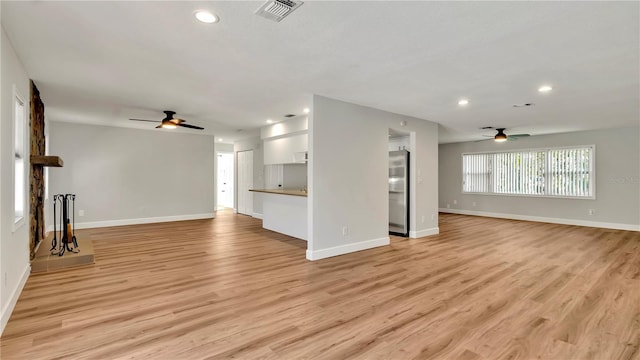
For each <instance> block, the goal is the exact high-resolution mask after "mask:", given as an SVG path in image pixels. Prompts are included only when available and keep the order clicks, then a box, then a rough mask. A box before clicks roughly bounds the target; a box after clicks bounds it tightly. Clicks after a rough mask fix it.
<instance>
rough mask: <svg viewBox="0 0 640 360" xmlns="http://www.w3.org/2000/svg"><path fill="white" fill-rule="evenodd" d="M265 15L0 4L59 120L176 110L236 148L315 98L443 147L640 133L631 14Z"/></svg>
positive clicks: (475, 10)
mask: <svg viewBox="0 0 640 360" xmlns="http://www.w3.org/2000/svg"><path fill="white" fill-rule="evenodd" d="M262 3H263V2H261V1H258V2H249V1H244V2H241V1H228V2H216V1H212V2H187V1H171V2H127V1H123V2H115V1H114V2H72V1H70V2H45V1H37V2H7V1H2V2H1V6H2V11H1V14H2V26H3V27H4V28H5V30H6V33H7V35H8V37H9V39H10V40H11V42H12V44H13V46H14V48H15V49H16V52H17V53H18V56H19V57H20V59H21V60H22V62H23V64H24V66H25V68H26V70H27V72H28V74H29V76H30V77H31V78H32V79H34V80H35V81H36V83H37V85H38V87H39V88H40V91H41V93H42V97H43V99H44V101H45V104H46V112H47V117H48V118H49V119H50V120H54V121H78V122H87V123H97V124H105V123H109V124H114V125H120V126H132V127H140V128H149V127H152V126H153V124H149V123H136V122H132V121H128V120H127V119H128V118H148V119H161V118H162V117H163V114H162V110H175V111H176V112H177V113H178V116H179V117H181V118H185V119H187V120H188V121H189V122H190V123H193V124H197V125H202V126H204V127H206V128H207V129H206V132H207V133H210V134H215V135H216V136H220V137H223V138H225V140H226V141H230V140H234V139H239V138H242V137H246V136H247V135H249V134H256V133H257V132H256V130H255V129H257V128H259V127H260V126H264V125H265V120H266V119H267V118H272V119H274V120H281V119H283V117H282V116H283V115H284V114H288V113H293V114H300V113H301V112H302V109H303V108H304V107H307V106H309V105H310V104H309V102H310V99H311V94H314V93H315V94H320V95H324V96H328V97H332V98H337V99H341V100H345V101H350V102H353V103H357V104H361V105H367V106H371V107H375V108H379V109H383V110H388V111H392V112H396V113H401V114H406V115H411V116H415V117H418V118H422V119H427V120H431V121H435V122H438V123H440V124H441V127H440V129H441V136H440V142H452V141H464V140H476V139H481V138H482V134H487V131H481V130H479V129H478V128H479V127H482V126H495V127H506V128H507V129H508V130H507V133H509V132H510V131H511V132H512V133H530V134H532V135H536V134H546V133H555V132H566V131H575V130H587V129H597V128H606V127H622V126H633V125H638V124H639V122H640V103H639V102H640V100H639V99H640V72H639V64H640V56H639V54H640V48H639V47H640V39H639V34H640V29H639V17H640V15H639V14H640V3H639V2H419V1H411V2H395V1H372V2H365V1H351V2H346V1H340V2H329V1H306V2H305V4H304V5H303V6H301V7H300V8H299V9H297V10H296V11H295V12H294V13H293V14H291V15H290V16H289V17H287V18H286V19H284V20H283V21H282V22H280V23H276V22H271V21H268V20H266V19H264V18H261V17H258V16H256V15H254V11H255V10H256V9H257V8H258V7H260V5H261V4H262ZM197 9H208V10H211V11H213V12H215V13H216V14H217V15H219V16H220V18H221V21H220V22H219V23H217V24H211V25H210V24H203V23H199V22H198V21H197V20H195V18H194V17H193V13H194V11H195V10H197ZM542 84H551V85H552V86H553V87H554V90H553V91H551V92H550V93H548V94H544V95H543V94H540V93H538V91H537V88H538V87H539V86H540V85H542ZM462 97H464V98H468V99H469V100H470V104H469V105H468V106H467V107H464V108H462V107H459V106H458V105H457V101H458V99H459V98H462ZM525 102H532V103H535V104H536V105H535V106H533V107H531V108H514V107H512V105H513V104H520V103H525ZM237 129H243V131H242V132H238V131H237ZM252 129H253V130H252ZM184 131H190V132H195V131H194V130H184ZM488 133H489V134H491V133H492V131H489V132H488Z"/></svg>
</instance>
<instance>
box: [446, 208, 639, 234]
mask: <svg viewBox="0 0 640 360" xmlns="http://www.w3.org/2000/svg"><path fill="white" fill-rule="evenodd" d="M439 211H440V212H443V213H451V214H461V215H473V216H486V217H493V218H500V219H512V220H524V221H536V222H545V223H552V224H564V225H577V226H587V227H597V228H605V229H616V230H627V231H640V225H634V224H620V223H608V222H600V221H588V220H578V219H561V218H551V217H543V216H530V215H517V214H502V213H492V212H486V211H474V210H462V209H443V208H440V209H439Z"/></svg>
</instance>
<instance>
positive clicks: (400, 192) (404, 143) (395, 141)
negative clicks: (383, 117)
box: [388, 129, 411, 237]
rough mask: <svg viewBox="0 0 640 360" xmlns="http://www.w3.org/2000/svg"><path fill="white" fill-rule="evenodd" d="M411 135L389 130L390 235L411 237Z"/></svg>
mask: <svg viewBox="0 0 640 360" xmlns="http://www.w3.org/2000/svg"><path fill="white" fill-rule="evenodd" d="M410 149H411V147H410V134H409V133H404V132H401V131H397V130H394V129H389V147H388V150H389V234H391V235H397V236H403V237H408V236H409V218H410V216H409V208H410V207H409V205H410V204H409V199H410V194H409V189H410V188H409V185H410V184H409V176H410V152H409V150H410Z"/></svg>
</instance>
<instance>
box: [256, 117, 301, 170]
mask: <svg viewBox="0 0 640 360" xmlns="http://www.w3.org/2000/svg"><path fill="white" fill-rule="evenodd" d="M307 124H308V123H307V116H299V117H295V118H291V119H290V120H287V121H283V122H280V123H277V124H273V125H269V126H265V127H263V128H262V129H261V132H260V134H261V138H262V140H263V141H264V164H265V165H274V164H293V163H305V162H306V159H307V155H306V154H307V150H308V149H309V146H308V144H309V140H308V138H309V136H308V134H307V128H308V125H307Z"/></svg>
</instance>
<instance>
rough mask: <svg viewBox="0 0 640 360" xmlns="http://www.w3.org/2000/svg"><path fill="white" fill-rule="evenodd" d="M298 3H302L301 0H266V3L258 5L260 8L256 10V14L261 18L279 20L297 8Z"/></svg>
mask: <svg viewBox="0 0 640 360" xmlns="http://www.w3.org/2000/svg"><path fill="white" fill-rule="evenodd" d="M300 5H302V1H299V0H298V1H291V0H270V1H267V3H266V4H264V5H262V6H260V8H259V9H258V10H256V14H257V15H258V16H262V17H263V18H266V19H269V20H273V21H276V22H279V21H280V20H282V19H284V18H285V17H286V16H287V15H289V14H291V13H292V12H293V10H295V9H297V8H298V7H299V6H300Z"/></svg>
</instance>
